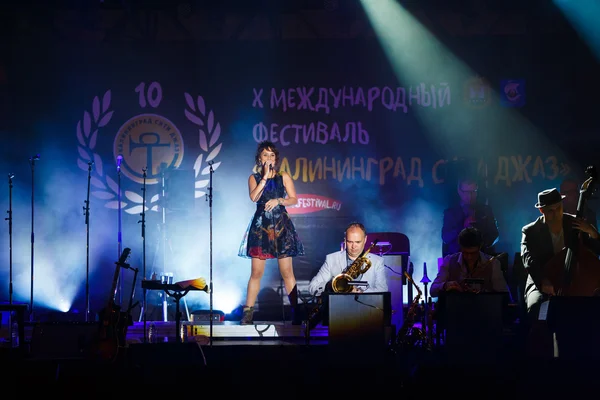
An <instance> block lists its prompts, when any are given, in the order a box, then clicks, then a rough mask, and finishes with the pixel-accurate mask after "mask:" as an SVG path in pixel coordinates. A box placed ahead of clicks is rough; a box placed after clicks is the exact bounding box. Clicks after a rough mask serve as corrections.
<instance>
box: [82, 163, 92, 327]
mask: <svg viewBox="0 0 600 400" xmlns="http://www.w3.org/2000/svg"><path fill="white" fill-rule="evenodd" d="M92 164H94V162H93V161H88V179H87V197H86V200H85V206H84V207H83V215H85V236H86V242H85V253H86V254H85V322H89V320H90V180H91V178H92Z"/></svg>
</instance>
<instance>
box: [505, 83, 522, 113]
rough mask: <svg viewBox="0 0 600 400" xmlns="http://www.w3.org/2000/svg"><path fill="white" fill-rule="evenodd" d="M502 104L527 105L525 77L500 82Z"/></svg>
mask: <svg viewBox="0 0 600 400" xmlns="http://www.w3.org/2000/svg"><path fill="white" fill-rule="evenodd" d="M500 91H501V96H500V104H502V105H503V106H506V107H523V106H524V105H525V79H506V80H503V81H501V82H500Z"/></svg>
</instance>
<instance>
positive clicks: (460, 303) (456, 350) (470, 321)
mask: <svg viewBox="0 0 600 400" xmlns="http://www.w3.org/2000/svg"><path fill="white" fill-rule="evenodd" d="M438 303H439V308H437V309H438V310H440V313H441V315H438V324H439V325H440V327H441V328H442V329H444V330H445V340H444V347H445V350H446V355H447V357H448V360H449V361H452V362H453V363H462V362H465V363H479V364H481V363H489V362H494V361H496V360H497V359H498V358H499V356H500V354H501V349H502V331H503V325H504V323H503V309H504V304H505V303H506V294H505V293H460V292H447V293H443V294H441V295H440V296H439V299H438Z"/></svg>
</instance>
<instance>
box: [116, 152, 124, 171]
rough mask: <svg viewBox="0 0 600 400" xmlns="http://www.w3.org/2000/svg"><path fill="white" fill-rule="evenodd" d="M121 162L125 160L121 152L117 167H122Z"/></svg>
mask: <svg viewBox="0 0 600 400" xmlns="http://www.w3.org/2000/svg"><path fill="white" fill-rule="evenodd" d="M121 162H123V156H122V155H121V154H119V155H118V156H117V168H118V169H121Z"/></svg>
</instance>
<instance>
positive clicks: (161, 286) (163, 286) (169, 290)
mask: <svg viewBox="0 0 600 400" xmlns="http://www.w3.org/2000/svg"><path fill="white" fill-rule="evenodd" d="M142 289H144V290H162V291H164V292H165V294H166V295H168V296H170V297H172V298H173V299H174V301H175V341H176V342H177V343H181V336H180V334H179V332H180V329H181V311H180V304H179V303H180V301H181V299H182V298H184V297H185V295H186V294H188V293H189V292H191V291H205V292H206V291H207V290H208V287H204V288H203V289H199V288H197V287H195V286H186V287H184V288H182V287H181V286H180V285H178V284H177V283H161V282H160V281H149V280H145V281H142ZM183 301H184V302H185V299H184V300H183ZM186 310H187V304H186ZM145 324H146V322H145V321H144V331H146V325H145ZM145 341H146V338H144V342H145Z"/></svg>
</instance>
